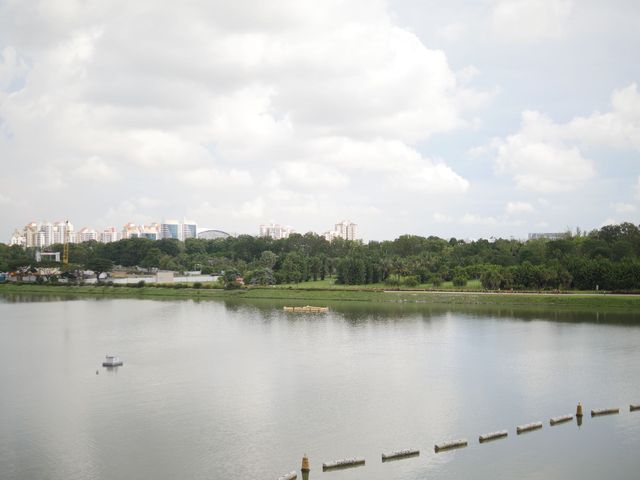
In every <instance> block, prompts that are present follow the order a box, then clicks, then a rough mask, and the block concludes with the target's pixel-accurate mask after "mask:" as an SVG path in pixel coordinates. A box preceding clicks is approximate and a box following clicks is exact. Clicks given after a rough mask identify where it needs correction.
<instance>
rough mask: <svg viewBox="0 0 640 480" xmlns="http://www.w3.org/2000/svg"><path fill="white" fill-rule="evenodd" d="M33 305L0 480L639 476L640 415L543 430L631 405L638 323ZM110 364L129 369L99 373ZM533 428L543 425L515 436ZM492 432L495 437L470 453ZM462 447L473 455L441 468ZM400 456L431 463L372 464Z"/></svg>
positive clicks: (259, 304)
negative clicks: (304, 467) (305, 463)
mask: <svg viewBox="0 0 640 480" xmlns="http://www.w3.org/2000/svg"><path fill="white" fill-rule="evenodd" d="M27 300H28V301H25V302H22V301H17V299H16V297H14V299H13V301H7V299H6V298H5V299H4V300H2V301H0V365H2V368H0V385H1V388H2V395H1V396H0V405H1V406H2V408H0V477H2V478H3V480H4V479H5V478H8V479H11V480H13V479H18V478H20V479H22V478H25V479H26V478H51V479H54V480H58V479H60V480H62V479H64V480H69V479H81V478H82V479H102V478H155V479H158V480H163V479H172V478H182V477H184V478H190V479H209V478H231V477H232V476H233V477H241V478H277V477H278V475H280V474H282V473H284V472H287V471H291V470H294V469H296V467H299V466H300V458H301V456H302V454H303V452H307V453H308V454H309V458H310V460H311V463H312V464H311V466H312V468H313V472H312V473H313V475H311V476H313V477H314V478H316V479H317V478H318V477H319V476H320V477H323V476H325V475H324V474H322V471H321V470H322V467H321V465H322V462H323V461H330V460H335V459H340V458H347V457H351V456H356V455H357V456H360V455H362V456H363V457H365V458H366V460H367V462H366V466H365V467H362V468H361V469H355V470H348V471H336V472H333V473H331V474H330V475H329V474H326V476H327V477H328V476H331V479H332V480H353V479H355V478H367V479H368V480H382V479H387V478H394V479H398V480H415V479H418V478H440V479H459V478H496V479H504V480H506V479H511V478H530V479H539V478H581V479H600V478H602V477H603V476H610V477H613V478H635V477H636V476H637V473H636V472H637V470H638V466H639V464H638V461H637V457H636V454H635V452H636V451H637V449H638V448H640V413H639V414H630V413H629V412H628V411H625V412H624V414H623V412H621V414H620V415H617V416H615V417H608V418H601V419H599V420H597V421H593V420H592V419H591V418H585V419H584V423H583V424H582V425H581V426H580V423H577V425H578V426H580V428H575V427H574V428H569V427H567V428H563V427H554V428H553V429H552V428H550V427H549V426H548V419H549V418H550V417H552V416H556V415H559V414H566V413H568V412H572V411H575V410H574V409H575V408H576V405H577V402H578V401H582V402H583V403H584V405H585V410H586V411H589V410H587V409H591V408H594V407H599V406H607V405H611V406H616V405H618V406H621V405H624V404H625V402H626V403H627V404H628V403H629V402H633V401H636V402H637V401H639V400H640V399H638V398H637V395H638V379H640V328H638V318H637V317H638V315H637V314H636V313H635V312H632V313H629V314H627V315H621V314H620V313H618V312H613V313H611V312H606V313H600V314H599V315H598V314H593V312H579V311H572V310H566V309H564V310H559V309H555V310H553V311H544V310H541V309H539V308H536V309H527V308H503V307H501V308H495V307H493V308H492V307H488V306H469V305H467V306H452V305H440V306H438V305H428V304H407V303H403V304H373V303H364V302H357V303H356V302H333V303H331V304H330V307H331V310H330V311H329V312H328V313H327V314H290V313H287V312H284V311H283V309H282V307H283V306H284V302H274V301H264V300H261V301H246V300H242V301H238V300H226V301H215V300H206V301H193V300H177V299H170V300H162V301H158V300H152V299H145V300H138V299H132V298H127V299H114V298H104V297H103V298H100V299H99V301H96V300H92V299H90V298H87V297H82V298H81V299H79V300H74V301H59V300H68V298H66V297H64V298H61V299H58V300H55V299H54V300H52V297H51V296H44V297H43V296H41V297H32V296H29V297H28V298H27ZM34 300H35V301H34ZM42 301H45V302H50V303H48V304H45V303H42ZM287 303H290V302H287ZM302 304H303V305H304V303H302ZM538 320H544V321H538ZM612 326H613V328H612ZM112 352H116V353H118V354H119V355H121V356H122V358H123V359H125V361H126V362H125V367H123V368H122V369H113V370H103V369H102V368H100V370H99V374H98V375H96V374H95V371H96V368H97V367H98V365H99V364H100V362H101V361H102V359H103V358H104V357H103V356H104V355H105V354H106V353H112ZM634 396H636V397H635V398H634ZM535 421H544V423H545V426H544V428H543V429H541V430H538V431H537V432H536V433H534V434H531V435H526V436H525V435H523V436H517V435H515V427H516V426H517V425H522V424H525V423H530V422H535ZM503 429H507V430H509V436H508V438H505V439H504V440H502V441H501V442H492V443H490V444H487V445H483V446H480V445H479V444H478V443H477V438H478V437H477V435H479V434H480V433H482V432H492V431H497V430H503ZM457 438H467V439H469V440H471V441H470V442H469V446H468V447H467V448H465V449H463V450H460V451H455V452H448V453H441V454H438V455H435V454H434V453H433V446H434V444H435V443H438V442H441V441H446V440H450V439H457ZM612 446H613V447H612ZM406 447H412V448H418V449H420V450H421V451H422V452H424V453H423V454H421V456H419V457H416V458H413V459H410V460H407V461H404V462H389V463H384V464H383V463H382V462H381V457H380V454H381V452H385V451H394V450H398V449H399V448H406ZM114 459H117V461H116V460H114ZM298 471H299V470H298ZM303 478H304V477H303Z"/></svg>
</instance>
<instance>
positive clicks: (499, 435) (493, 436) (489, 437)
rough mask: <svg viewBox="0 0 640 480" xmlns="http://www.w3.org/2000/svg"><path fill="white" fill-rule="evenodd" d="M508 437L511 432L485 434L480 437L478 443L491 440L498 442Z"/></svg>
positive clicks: (501, 431)
mask: <svg viewBox="0 0 640 480" xmlns="http://www.w3.org/2000/svg"><path fill="white" fill-rule="evenodd" d="M507 435H509V432H507V431H506V430H500V431H498V432H491V433H485V434H483V435H480V437H479V438H478V441H479V442H480V443H484V442H489V441H491V440H498V439H500V438H506V437H507Z"/></svg>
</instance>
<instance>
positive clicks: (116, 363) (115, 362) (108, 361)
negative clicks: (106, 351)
mask: <svg viewBox="0 0 640 480" xmlns="http://www.w3.org/2000/svg"><path fill="white" fill-rule="evenodd" d="M122 365H123V363H122V360H120V357H118V356H116V355H106V356H105V360H104V362H102V366H103V367H120V366H122Z"/></svg>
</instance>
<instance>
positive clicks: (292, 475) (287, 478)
mask: <svg viewBox="0 0 640 480" xmlns="http://www.w3.org/2000/svg"><path fill="white" fill-rule="evenodd" d="M297 478H298V474H297V473H296V472H289V473H287V474H286V475H282V476H281V477H278V480H296V479H297Z"/></svg>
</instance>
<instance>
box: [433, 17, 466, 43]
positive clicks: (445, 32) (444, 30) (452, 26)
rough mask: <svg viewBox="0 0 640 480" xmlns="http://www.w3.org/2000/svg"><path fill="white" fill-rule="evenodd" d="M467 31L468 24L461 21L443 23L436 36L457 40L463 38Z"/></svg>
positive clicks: (449, 40)
mask: <svg viewBox="0 0 640 480" xmlns="http://www.w3.org/2000/svg"><path fill="white" fill-rule="evenodd" d="M466 31H467V26H466V25H465V24H463V23H460V22H453V23H448V24H446V25H443V26H442V27H439V28H438V29H437V30H436V37H437V38H438V39H440V40H444V41H445V42H457V41H458V40H460V39H462V38H463V37H464V35H465V33H466Z"/></svg>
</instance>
